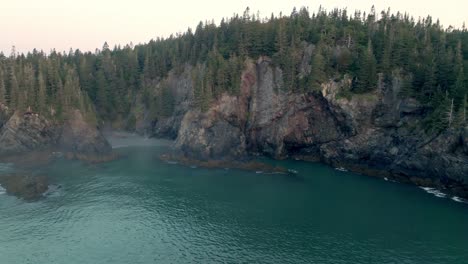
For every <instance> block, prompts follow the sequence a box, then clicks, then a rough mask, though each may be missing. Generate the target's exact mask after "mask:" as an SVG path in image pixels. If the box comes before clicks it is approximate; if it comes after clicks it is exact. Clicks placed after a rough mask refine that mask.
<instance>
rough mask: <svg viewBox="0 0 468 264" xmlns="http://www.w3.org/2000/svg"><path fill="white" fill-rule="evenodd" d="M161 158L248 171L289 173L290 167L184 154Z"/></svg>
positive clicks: (183, 163)
mask: <svg viewBox="0 0 468 264" xmlns="http://www.w3.org/2000/svg"><path fill="white" fill-rule="evenodd" d="M160 159H161V160H163V161H166V162H177V163H178V164H181V165H184V166H196V167H201V168H209V169H227V168H229V169H239V170H247V171H257V172H263V173H282V174H288V173H290V171H288V169H286V168H283V167H278V166H272V165H270V164H266V163H262V162H256V161H245V162H240V161H234V160H199V159H193V158H187V157H182V156H174V155H168V154H164V155H161V156H160Z"/></svg>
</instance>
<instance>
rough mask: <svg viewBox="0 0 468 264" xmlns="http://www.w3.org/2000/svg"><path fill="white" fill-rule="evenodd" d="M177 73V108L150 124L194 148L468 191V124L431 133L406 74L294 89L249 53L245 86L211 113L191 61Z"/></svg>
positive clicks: (195, 152)
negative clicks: (373, 84)
mask: <svg viewBox="0 0 468 264" xmlns="http://www.w3.org/2000/svg"><path fill="white" fill-rule="evenodd" d="M305 55H307V53H305ZM309 55H310V54H309ZM303 70H304V71H310V69H307V67H304V69H303ZM169 80H170V81H169V84H170V89H171V91H173V94H174V97H175V98H176V99H175V100H176V101H177V103H176V104H175V105H176V106H175V112H174V115H173V116H171V117H168V118H164V119H159V120H156V121H154V120H153V121H151V122H150V123H148V131H149V133H150V134H152V135H153V136H158V137H161V136H163V137H172V138H174V137H175V134H177V137H176V146H177V147H178V149H180V150H181V151H182V153H183V154H184V155H186V156H190V157H195V158H198V159H205V160H207V159H223V158H242V157H246V156H248V155H251V154H260V155H267V156H271V157H274V158H277V159H282V158H296V159H302V160H308V161H321V162H324V163H327V164H330V165H332V166H339V167H344V168H347V169H350V170H353V171H357V172H361V173H364V174H368V175H374V176H381V177H388V178H393V179H395V180H398V181H402V182H411V183H414V184H417V185H422V186H431V187H437V188H440V189H448V190H450V191H451V192H453V193H454V194H456V195H459V196H463V197H468V143H467V142H468V129H460V130H453V129H452V130H450V129H449V130H447V131H444V132H442V133H439V134H430V133H429V134H428V133H426V132H425V131H424V130H423V129H421V126H420V125H419V124H420V122H422V120H423V117H424V116H425V114H426V113H427V109H425V108H424V106H422V105H421V104H420V103H419V102H417V101H416V100H414V99H411V98H407V99H402V98H400V97H399V96H398V95H399V92H400V88H401V81H400V78H399V77H398V74H395V76H394V79H393V81H392V83H391V84H384V83H383V82H381V83H380V84H379V87H378V89H377V90H376V91H374V92H372V93H367V94H360V95H348V96H343V94H346V93H345V92H346V90H347V89H349V87H350V86H351V80H349V79H347V78H346V77H345V78H343V79H342V80H339V81H336V80H335V81H329V82H328V83H325V84H323V85H322V91H320V92H313V93H312V92H311V93H287V92H284V89H282V86H283V76H282V71H281V69H279V68H278V67H276V66H274V64H273V63H272V62H271V61H270V60H269V59H268V58H265V57H263V58H260V59H259V60H258V61H247V62H246V64H245V69H244V71H243V73H242V84H241V89H240V93H239V95H237V96H233V95H228V94H223V95H222V96H220V97H219V98H218V99H217V100H216V101H215V102H213V103H212V105H211V107H210V108H209V109H208V110H207V111H205V112H201V111H200V110H198V109H197V108H195V107H193V104H192V100H193V94H192V91H193V89H192V83H191V77H190V67H186V69H185V71H184V72H183V73H182V74H180V75H178V76H177V75H174V74H171V75H170V76H169ZM348 94H349V93H348Z"/></svg>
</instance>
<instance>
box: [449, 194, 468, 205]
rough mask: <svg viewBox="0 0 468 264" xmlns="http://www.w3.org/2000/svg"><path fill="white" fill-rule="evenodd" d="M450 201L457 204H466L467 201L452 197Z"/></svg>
mask: <svg viewBox="0 0 468 264" xmlns="http://www.w3.org/2000/svg"><path fill="white" fill-rule="evenodd" d="M452 200H453V201H455V202H457V203H467V204H468V201H467V200H465V199H463V198H460V197H457V196H453V197H452Z"/></svg>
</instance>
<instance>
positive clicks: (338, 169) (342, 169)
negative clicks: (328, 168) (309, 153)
mask: <svg viewBox="0 0 468 264" xmlns="http://www.w3.org/2000/svg"><path fill="white" fill-rule="evenodd" d="M335 170H337V171H342V172H347V171H348V170H347V169H345V168H343V167H339V168H335Z"/></svg>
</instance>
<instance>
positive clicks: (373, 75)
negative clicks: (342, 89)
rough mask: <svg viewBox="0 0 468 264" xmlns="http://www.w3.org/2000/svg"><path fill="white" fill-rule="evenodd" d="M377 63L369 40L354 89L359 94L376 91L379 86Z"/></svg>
mask: <svg viewBox="0 0 468 264" xmlns="http://www.w3.org/2000/svg"><path fill="white" fill-rule="evenodd" d="M376 67H377V62H376V59H375V55H374V52H373V49H372V41H371V40H370V39H369V41H368V44H367V49H366V50H365V51H364V54H363V55H362V58H361V65H360V68H359V71H358V75H357V84H356V87H355V89H354V91H355V92H357V93H365V92H368V91H371V90H373V89H375V87H376V85H377V69H376Z"/></svg>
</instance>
